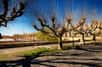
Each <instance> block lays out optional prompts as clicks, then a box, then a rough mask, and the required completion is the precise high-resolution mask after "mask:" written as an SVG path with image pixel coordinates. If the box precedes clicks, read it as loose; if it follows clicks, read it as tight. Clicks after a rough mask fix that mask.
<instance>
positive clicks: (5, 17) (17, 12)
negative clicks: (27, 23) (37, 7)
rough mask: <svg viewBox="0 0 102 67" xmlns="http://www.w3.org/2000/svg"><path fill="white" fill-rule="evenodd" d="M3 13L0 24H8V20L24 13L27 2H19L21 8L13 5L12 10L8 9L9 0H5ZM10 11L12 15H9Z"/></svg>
mask: <svg viewBox="0 0 102 67" xmlns="http://www.w3.org/2000/svg"><path fill="white" fill-rule="evenodd" d="M2 3H3V8H4V11H3V14H1V15H0V26H5V27H6V26H7V22H8V21H12V20H14V19H15V18H16V17H19V16H22V15H23V13H24V8H25V4H24V3H23V2H20V3H19V9H17V8H15V7H13V8H12V9H11V12H9V11H8V7H9V6H8V0H3V2H2ZM8 13H10V16H8Z"/></svg>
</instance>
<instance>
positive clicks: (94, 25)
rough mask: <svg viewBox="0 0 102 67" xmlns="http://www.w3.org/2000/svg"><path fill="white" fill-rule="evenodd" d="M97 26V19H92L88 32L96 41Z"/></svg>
mask: <svg viewBox="0 0 102 67" xmlns="http://www.w3.org/2000/svg"><path fill="white" fill-rule="evenodd" d="M97 28H98V21H97V20H92V23H91V25H90V28H89V31H88V33H90V35H92V36H93V40H94V41H96V32H95V31H96V29H97Z"/></svg>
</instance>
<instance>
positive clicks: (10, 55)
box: [0, 47, 58, 60]
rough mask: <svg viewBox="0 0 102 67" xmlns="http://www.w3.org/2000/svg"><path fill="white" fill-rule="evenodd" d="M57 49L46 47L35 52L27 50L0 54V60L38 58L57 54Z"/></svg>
mask: <svg viewBox="0 0 102 67" xmlns="http://www.w3.org/2000/svg"><path fill="white" fill-rule="evenodd" d="M57 50H58V49H57V48H45V47H39V48H36V49H34V50H27V51H21V52H15V53H8V54H0V60H9V59H10V58H14V57H20V56H33V57H36V56H38V55H40V54H42V53H46V54H47V53H49V52H55V51H57Z"/></svg>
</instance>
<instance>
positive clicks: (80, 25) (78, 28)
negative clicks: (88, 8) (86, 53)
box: [73, 17, 86, 44]
mask: <svg viewBox="0 0 102 67" xmlns="http://www.w3.org/2000/svg"><path fill="white" fill-rule="evenodd" d="M85 22H86V18H85V17H82V18H81V19H80V21H79V23H78V25H76V27H74V29H73V30H74V31H76V32H78V34H80V35H81V36H82V39H81V40H82V42H83V44H85V38H84V35H85V33H86V31H85V30H84V29H83V25H84V24H85Z"/></svg>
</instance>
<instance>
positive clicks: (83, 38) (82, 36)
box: [81, 34, 85, 46]
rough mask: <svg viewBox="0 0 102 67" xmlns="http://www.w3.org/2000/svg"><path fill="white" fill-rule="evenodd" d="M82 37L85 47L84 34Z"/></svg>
mask: <svg viewBox="0 0 102 67" xmlns="http://www.w3.org/2000/svg"><path fill="white" fill-rule="evenodd" d="M81 35H82V42H83V44H82V45H85V40H84V34H81ZM82 45H81V46H82Z"/></svg>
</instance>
